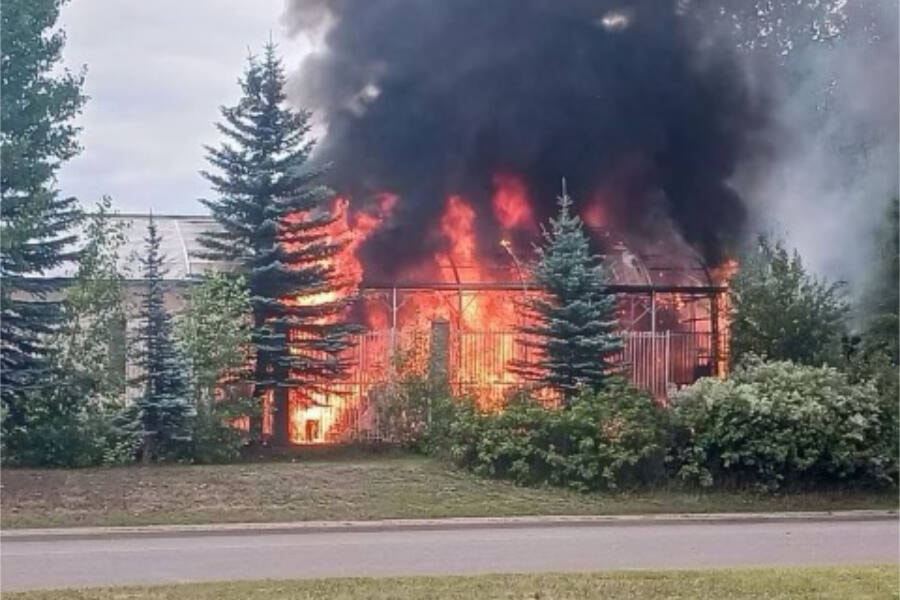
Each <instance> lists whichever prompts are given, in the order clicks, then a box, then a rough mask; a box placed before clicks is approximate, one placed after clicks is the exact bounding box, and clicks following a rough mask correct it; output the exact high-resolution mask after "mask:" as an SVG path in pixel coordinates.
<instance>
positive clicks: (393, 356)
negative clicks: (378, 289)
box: [388, 286, 397, 380]
mask: <svg viewBox="0 0 900 600" xmlns="http://www.w3.org/2000/svg"><path fill="white" fill-rule="evenodd" d="M389 336H390V355H389V356H388V360H389V361H390V366H389V367H388V369H389V371H388V372H389V373H390V374H391V379H392V380H393V378H394V375H396V373H395V370H396V368H397V365H396V362H397V286H394V287H393V288H391V332H390V334H389Z"/></svg>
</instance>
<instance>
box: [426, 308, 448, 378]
mask: <svg viewBox="0 0 900 600" xmlns="http://www.w3.org/2000/svg"><path fill="white" fill-rule="evenodd" d="M449 352H450V323H449V322H448V321H445V320H443V319H435V320H434V321H432V322H431V347H430V350H429V356H428V376H429V378H431V379H432V380H433V381H435V382H446V380H447V366H448V364H447V363H448V361H449Z"/></svg>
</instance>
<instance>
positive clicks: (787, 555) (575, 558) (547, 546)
mask: <svg viewBox="0 0 900 600" xmlns="http://www.w3.org/2000/svg"><path fill="white" fill-rule="evenodd" d="M898 533H900V532H898V522H897V520H896V519H890V520H879V521H818V522H793V523H792V522H774V523H693V524H646V525H643V524H642V525H610V524H605V525H596V526H584V525H578V526H574V525H573V526H553V527H533V526H532V527H521V528H489V527H488V528H484V529H466V530H453V529H450V530H412V531H409V530H407V531H396V530H387V531H380V532H371V531H370V532H333V533H328V532H326V533H322V532H319V533H308V532H307V533H302V532H301V533H253V534H250V533H247V534H242V535H240V534H239V535H236V534H227V535H196V534H178V535H171V536H168V537H146V536H143V537H141V536H135V537H124V538H110V539H57V540H45V541H35V540H27V541H26V540H15V539H6V540H4V541H3V543H2V548H0V577H2V589H3V591H13V590H24V589H34V588H58V587H70V586H99V585H124V584H161V583H177V582H189V581H215V580H229V579H230V580H235V579H261V578H310V577H349V576H379V575H415V574H463V573H488V572H490V573H497V572H526V571H566V570H604V569H621V568H703V567H735V566H753V565H771V566H775V565H817V564H821V565H828V564H854V563H885V562H887V563H894V562H896V561H897V560H898V551H900V549H898Z"/></svg>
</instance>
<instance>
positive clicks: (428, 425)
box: [370, 373, 465, 454]
mask: <svg viewBox="0 0 900 600" xmlns="http://www.w3.org/2000/svg"><path fill="white" fill-rule="evenodd" d="M370 399H371V400H372V404H373V406H374V408H375V411H376V415H377V419H378V421H377V427H378V433H379V435H380V437H381V438H382V439H383V440H384V441H387V442H394V443H398V444H400V445H401V446H404V447H406V448H409V449H412V450H416V451H420V452H425V453H429V454H440V453H441V452H442V450H443V449H444V448H445V447H446V440H447V436H448V431H449V427H450V425H451V423H452V422H453V420H454V418H455V414H456V412H457V411H458V410H459V408H460V407H461V406H462V405H463V404H464V402H465V400H464V399H462V398H457V397H455V396H454V395H453V393H452V392H451V390H450V389H449V387H448V386H447V383H446V382H445V381H442V380H441V379H439V378H430V377H428V376H427V375H423V374H418V373H409V374H406V375H404V376H402V377H400V378H399V379H398V380H397V381H392V382H387V383H384V384H382V385H380V386H377V387H376V388H374V389H373V390H372V392H371V393H370Z"/></svg>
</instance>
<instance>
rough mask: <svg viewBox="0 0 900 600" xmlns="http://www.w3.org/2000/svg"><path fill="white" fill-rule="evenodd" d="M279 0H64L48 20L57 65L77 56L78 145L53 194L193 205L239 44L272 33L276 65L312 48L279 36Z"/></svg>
mask: <svg viewBox="0 0 900 600" xmlns="http://www.w3.org/2000/svg"><path fill="white" fill-rule="evenodd" d="M284 1H285V0H252V1H249V0H189V1H188V0H154V1H153V2H133V1H127V2H126V1H123V0H71V2H70V3H69V4H67V5H66V6H65V7H64V8H63V11H62V14H61V16H60V21H59V25H60V26H61V27H62V28H63V29H64V30H65V31H66V34H67V40H68V41H67V44H66V47H65V49H64V50H63V55H64V60H65V63H66V66H68V67H69V68H70V69H72V70H78V69H80V68H81V66H82V65H86V66H87V77H86V80H85V87H84V92H85V93H86V94H87V95H88V96H89V97H90V99H89V100H88V103H87V105H86V107H85V109H84V112H83V114H82V115H81V117H80V118H79V120H78V124H79V125H81V126H82V127H83V130H82V132H81V136H80V140H81V143H82V145H83V147H84V150H83V152H82V153H81V154H80V155H79V156H77V157H76V158H74V159H72V160H71V161H70V162H69V163H67V164H65V165H64V166H63V168H62V169H61V171H60V173H59V186H60V189H61V190H62V192H63V193H64V194H67V195H73V196H76V197H77V198H79V199H80V200H81V202H82V203H83V204H84V205H85V206H88V207H89V206H92V205H93V204H94V203H95V201H96V200H98V199H99V198H100V197H101V196H103V195H109V196H111V197H112V198H113V202H114V204H115V206H116V208H117V209H118V210H120V211H122V212H124V213H147V212H148V211H150V210H151V209H152V210H153V212H155V213H157V214H204V213H205V208H204V207H203V206H202V205H201V204H200V203H199V202H198V201H197V199H198V198H201V197H210V196H211V191H210V189H209V187H208V185H207V184H206V182H205V181H204V180H203V179H202V178H201V176H200V175H199V173H198V171H200V170H201V169H203V168H204V167H205V166H206V163H205V161H204V158H203V156H204V150H203V145H204V144H212V145H215V144H216V142H217V141H218V140H219V139H220V138H219V137H218V134H217V132H216V130H215V128H214V122H216V121H217V120H219V106H221V105H222V104H226V105H231V104H234V103H235V102H236V101H237V99H238V97H239V95H240V90H239V88H238V84H237V78H238V77H239V75H240V74H241V72H242V70H243V67H244V65H245V62H246V58H247V55H248V52H249V51H250V50H261V48H262V46H263V45H264V44H265V43H266V42H267V41H268V39H269V35H270V33H271V36H272V39H273V40H274V41H275V42H276V43H277V44H278V45H279V49H280V51H281V54H282V56H283V57H284V59H285V65H286V67H287V69H288V72H290V71H291V70H293V68H294V67H295V66H296V65H297V64H298V62H299V60H300V58H301V57H303V56H304V55H305V54H306V53H307V52H308V51H309V49H310V48H311V47H312V41H311V40H310V39H309V38H308V37H306V36H304V35H302V34H301V35H299V36H296V39H289V37H288V32H287V28H286V27H285V26H284V25H283V24H282V23H281V15H282V12H283V8H284Z"/></svg>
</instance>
